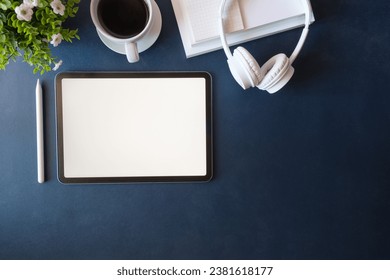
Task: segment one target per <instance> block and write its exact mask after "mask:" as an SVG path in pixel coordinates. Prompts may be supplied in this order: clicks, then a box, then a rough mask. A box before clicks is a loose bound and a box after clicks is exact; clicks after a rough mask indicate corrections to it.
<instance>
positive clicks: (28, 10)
mask: <svg viewBox="0 0 390 280" xmlns="http://www.w3.org/2000/svg"><path fill="white" fill-rule="evenodd" d="M15 13H16V16H17V18H18V20H25V21H30V20H31V18H32V15H33V13H34V12H33V10H32V7H31V6H30V5H29V4H26V3H23V4H20V6H17V7H16V8H15Z"/></svg>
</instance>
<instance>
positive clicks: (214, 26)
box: [183, 0, 244, 44]
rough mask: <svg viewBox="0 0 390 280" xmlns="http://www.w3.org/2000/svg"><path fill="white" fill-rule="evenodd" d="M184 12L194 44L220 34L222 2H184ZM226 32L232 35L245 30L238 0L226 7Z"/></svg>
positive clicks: (207, 0) (189, 0)
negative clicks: (219, 24)
mask: <svg viewBox="0 0 390 280" xmlns="http://www.w3.org/2000/svg"><path fill="white" fill-rule="evenodd" d="M183 2H184V12H185V13H187V15H186V17H187V19H188V20H189V25H190V27H191V33H192V34H191V35H192V36H191V37H192V43H193V44H196V43H199V42H201V41H204V40H209V39H210V38H215V37H217V36H218V34H219V30H218V22H219V18H220V13H219V9H220V4H221V0H183ZM224 18H225V19H226V20H225V21H224V26H225V30H226V31H227V32H228V33H230V32H234V31H239V30H243V29H244V23H243V20H242V17H241V11H240V5H239V3H238V1H237V0H227V1H226V5H225V14H224Z"/></svg>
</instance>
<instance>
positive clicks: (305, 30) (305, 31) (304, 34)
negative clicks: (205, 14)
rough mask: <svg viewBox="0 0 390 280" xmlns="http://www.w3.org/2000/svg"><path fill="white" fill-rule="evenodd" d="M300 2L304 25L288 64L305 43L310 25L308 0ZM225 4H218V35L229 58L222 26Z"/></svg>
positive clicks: (223, 1) (224, 0) (223, 2)
mask: <svg viewBox="0 0 390 280" xmlns="http://www.w3.org/2000/svg"><path fill="white" fill-rule="evenodd" d="M301 2H302V4H303V7H304V11H305V27H304V28H303V31H302V34H301V37H300V38H299V41H298V43H297V45H296V47H295V49H294V51H293V52H292V54H291V56H290V58H289V60H290V64H292V63H293V62H294V60H295V59H296V58H297V56H298V55H299V52H300V51H301V49H302V47H303V44H304V43H305V40H306V37H307V34H308V33H309V25H310V6H309V2H308V0H301ZM225 4H226V0H222V1H221V5H220V17H219V19H220V21H219V35H220V38H221V43H222V47H223V50H224V51H225V54H226V56H227V57H228V58H229V59H230V58H232V57H233V55H232V53H231V51H230V49H229V46H228V43H227V40H226V34H225V28H224V24H223V14H224V10H225Z"/></svg>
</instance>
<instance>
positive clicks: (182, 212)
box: [0, 0, 390, 259]
mask: <svg viewBox="0 0 390 280" xmlns="http://www.w3.org/2000/svg"><path fill="white" fill-rule="evenodd" d="M157 3H158V5H159V7H160V9H161V12H162V16H163V29H162V32H161V35H160V38H159V39H158V41H157V43H156V44H155V45H154V46H153V47H152V48H151V49H149V50H148V51H146V52H145V53H142V55H141V61H140V62H139V63H137V64H132V65H130V64H128V63H127V62H126V59H125V57H124V56H121V55H118V54H116V53H114V52H111V51H110V50H108V49H107V48H106V47H105V46H104V45H103V44H102V43H101V42H100V40H99V38H98V36H97V34H96V32H95V30H94V27H93V24H92V21H91V19H90V16H89V1H85V0H84V1H82V3H81V4H80V10H79V13H78V16H77V17H76V18H74V19H71V20H70V21H69V23H68V25H70V26H74V27H78V28H79V34H80V36H81V40H80V41H74V43H72V44H68V43H62V44H61V45H60V46H59V47H57V48H55V49H54V52H55V53H56V55H57V56H58V57H60V58H61V59H63V61H64V64H63V66H62V67H61V70H60V71H65V70H67V71H72V70H86V71H87V70H103V71H104V70H110V71H111V70H113V71H115V70H118V71H124V70H126V71H156V70H157V71H160V70H169V71H176V70H177V71H182V70H202V71H203V70H204V71H209V72H210V73H211V74H212V76H213V86H214V100H213V101H214V148H215V149H214V179H213V180H212V181H211V182H210V183H208V184H146V185H137V184H135V185H97V186H96V185H88V186H81V185H76V186H65V185H61V184H60V183H59V182H58V181H57V178H56V155H55V154H56V151H55V146H56V143H55V108H54V84H53V82H54V75H55V74H56V73H48V74H45V75H43V76H38V75H33V74H32V69H31V68H30V67H29V66H28V65H26V64H24V63H22V62H21V60H19V61H18V62H16V63H11V64H10V65H9V66H8V68H7V70H6V71H2V72H0V128H1V132H0V258H1V259H389V258H390V244H389V243H390V241H389V238H390V225H389V211H390V95H389V94H390V85H389V79H390V63H389V60H390V52H389V43H390V37H389V32H390V31H389V28H388V26H389V25H390V17H389V10H390V4H389V2H388V1H385V0H378V1H375V3H372V2H370V1H363V0H355V1H345V0H333V1H328V0H312V6H313V9H314V13H315V16H316V22H315V23H314V24H313V25H312V27H311V31H310V33H309V36H308V40H307V43H306V45H305V46H304V49H303V51H302V53H301V55H300V57H299V58H298V59H297V61H296V62H295V68H296V73H295V75H294V77H293V79H292V80H291V81H290V83H289V84H288V85H287V86H286V87H285V88H284V89H283V90H282V91H281V92H280V93H278V94H276V95H273V96H271V95H268V94H267V93H265V92H260V91H259V90H257V89H251V90H248V91H246V92H243V91H242V90H241V89H240V87H239V86H238V85H237V84H236V83H235V82H234V81H233V79H232V78H231V76H230V73H229V71H228V69H227V65H226V62H225V57H224V54H223V52H222V51H217V52H213V53H210V54H207V55H203V56H199V57H195V58H191V59H188V60H187V59H185V56H184V50H183V47H182V44H181V39H180V36H179V31H178V28H177V24H176V21H175V18H174V13H173V9H172V6H171V3H170V1H169V0H157ZM300 32H301V30H293V31H289V32H286V33H283V34H278V35H275V36H272V37H268V38H264V39H261V40H257V41H254V42H251V43H247V44H245V45H244V46H245V47H246V48H247V49H248V50H249V51H250V52H251V53H252V54H253V55H254V56H255V57H256V58H257V59H258V61H259V62H260V64H262V63H264V62H265V61H266V60H267V59H268V58H270V57H271V56H272V55H274V54H276V53H279V52H285V53H287V54H289V53H291V51H292V50H293V48H294V46H295V44H296V42H297V40H298V38H299V34H300ZM38 77H39V78H41V80H42V81H43V84H44V94H45V97H44V107H45V129H46V131H45V141H46V174H47V180H48V181H47V182H46V183H45V184H38V183H36V177H37V176H36V146H35V145H36V142H35V137H36V136H35V96H34V88H35V84H36V79H37V78H38Z"/></svg>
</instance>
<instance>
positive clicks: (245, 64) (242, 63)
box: [219, 0, 310, 93]
mask: <svg viewBox="0 0 390 280" xmlns="http://www.w3.org/2000/svg"><path fill="white" fill-rule="evenodd" d="M225 3H226V0H222V2H221V6H220V22H219V23H220V24H219V29H220V32H219V33H220V37H221V42H222V47H223V50H224V51H225V54H226V56H227V58H228V60H227V62H228V65H229V68H230V72H231V73H232V75H233V77H234V79H235V80H236V81H237V82H238V83H239V84H240V85H241V86H242V88H243V89H247V88H249V87H258V88H259V89H261V90H266V91H268V92H269V93H275V92H277V91H278V90H280V89H281V88H282V87H283V86H285V85H286V84H287V82H288V81H289V80H290V79H291V77H292V75H293V74H294V68H293V67H292V66H291V64H292V63H293V62H294V60H295V59H296V58H297V56H298V54H299V52H300V51H301V49H302V47H303V44H304V42H305V40H306V36H307V34H308V32H309V25H310V7H309V3H308V2H307V0H302V3H303V6H304V9H305V27H304V29H303V31H302V34H301V38H300V39H299V41H298V44H297V46H296V47H295V50H294V51H293V53H292V54H291V56H290V58H288V57H287V56H286V55H285V54H282V53H281V54H277V55H275V56H273V57H272V58H271V59H270V60H268V61H267V62H266V63H265V64H264V65H263V66H262V67H260V66H259V64H258V63H257V61H256V59H254V58H253V56H252V55H251V54H250V53H249V52H248V51H247V50H246V49H244V48H243V47H238V48H236V49H235V50H234V52H233V54H232V53H231V52H230V49H229V46H228V44H227V41H226V35H225V30H224V24H223V14H224V9H225Z"/></svg>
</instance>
